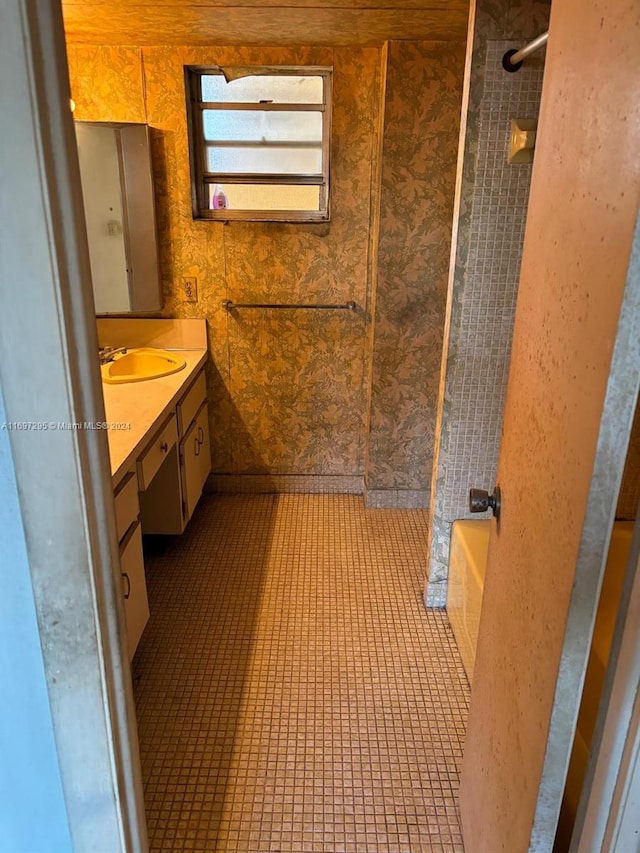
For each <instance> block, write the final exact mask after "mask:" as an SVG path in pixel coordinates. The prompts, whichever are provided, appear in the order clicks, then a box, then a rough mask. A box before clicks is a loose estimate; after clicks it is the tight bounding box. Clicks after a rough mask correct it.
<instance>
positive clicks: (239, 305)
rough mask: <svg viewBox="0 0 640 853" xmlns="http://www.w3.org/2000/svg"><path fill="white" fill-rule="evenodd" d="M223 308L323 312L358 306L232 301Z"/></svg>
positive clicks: (353, 303) (353, 309)
mask: <svg viewBox="0 0 640 853" xmlns="http://www.w3.org/2000/svg"><path fill="white" fill-rule="evenodd" d="M222 307H223V308H224V310H225V311H232V310H233V309H235V308H274V309H276V310H287V309H289V310H292V309H295V310H298V309H300V308H302V309H311V310H314V311H315V310H321V311H329V310H334V311H355V310H356V308H357V305H356V303H355V302H344V303H340V304H333V305H331V304H328V305H322V304H319V303H316V304H310V305H298V304H295V303H285V302H281V303H273V302H272V303H266V302H232V301H231V300H230V299H223V300H222Z"/></svg>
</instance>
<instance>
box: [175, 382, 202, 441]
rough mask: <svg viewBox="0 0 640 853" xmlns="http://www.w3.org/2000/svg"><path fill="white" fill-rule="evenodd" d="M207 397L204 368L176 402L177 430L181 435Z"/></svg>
mask: <svg viewBox="0 0 640 853" xmlns="http://www.w3.org/2000/svg"><path fill="white" fill-rule="evenodd" d="M206 398H207V385H206V382H205V378H204V370H201V371H200V373H199V374H198V376H197V378H196V381H195V382H194V383H193V385H192V386H191V388H189V390H188V391H187V393H186V394H185V395H184V397H183V398H182V400H181V401H180V402H179V403H178V430H179V433H180V436H183V435H184V434H185V432H186V431H187V430H188V429H189V424H190V423H191V421H192V420H193V419H194V417H195V416H196V412H197V411H198V409H199V408H200V406H201V405H202V404H203V403H204V401H205V400H206Z"/></svg>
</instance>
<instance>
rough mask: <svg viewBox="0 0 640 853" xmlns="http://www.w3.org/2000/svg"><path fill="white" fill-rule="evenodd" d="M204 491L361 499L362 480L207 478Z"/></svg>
mask: <svg viewBox="0 0 640 853" xmlns="http://www.w3.org/2000/svg"><path fill="white" fill-rule="evenodd" d="M205 490H206V491H208V492H218V493H226V494H319V495H325V494H342V495H361V494H362V492H363V490H364V480H363V478H362V477H351V476H344V477H341V476H325V475H317V476H316V475H307V474H209V477H208V479H207V483H206V486H205Z"/></svg>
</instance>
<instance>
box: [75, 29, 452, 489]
mask: <svg viewBox="0 0 640 853" xmlns="http://www.w3.org/2000/svg"><path fill="white" fill-rule="evenodd" d="M68 56H69V67H70V75H71V83H72V95H73V98H74V99H75V101H76V105H77V108H76V113H75V117H76V118H77V119H79V120H86V121H139V122H147V123H148V124H149V125H150V126H151V128H152V145H153V159H154V169H155V178H156V195H157V212H158V227H159V235H160V253H161V266H162V272H163V287H164V292H165V299H166V304H165V310H164V313H165V315H166V316H173V317H185V318H186V317H205V318H206V319H207V321H208V331H209V349H210V353H211V360H210V363H209V365H208V368H207V379H208V393H209V399H210V403H211V405H210V417H211V437H212V439H211V440H212V456H213V470H214V472H216V473H218V474H227V475H228V474H233V475H235V474H240V475H245V474H253V475H257V476H258V477H259V476H260V475H273V476H274V477H277V476H279V475H298V476H299V477H300V476H301V477H305V476H313V477H319V476H324V477H327V478H333V479H334V481H335V482H336V483H339V485H340V488H341V489H343V488H344V489H348V488H349V483H348V482H345V480H344V478H348V477H351V478H356V479H357V478H362V476H363V475H364V473H365V462H366V460H365V454H366V445H367V429H366V420H367V414H368V410H367V407H368V403H369V402H371V404H372V405H371V447H372V452H371V457H370V464H371V471H372V473H371V478H370V487H371V488H372V489H376V490H380V493H381V492H382V490H385V494H386V495H389V494H393V495H394V496H395V497H394V500H395V501H397V500H398V498H397V496H398V494H400V491H399V490H404V493H405V494H409V499H410V500H409V503H410V504H413V505H415V500H414V499H415V495H416V494H418V496H422V500H424V496H425V494H426V491H428V489H429V477H430V472H431V456H430V452H431V450H430V448H431V445H432V442H433V418H434V406H435V399H434V397H435V392H434V390H433V389H434V387H435V385H434V383H435V382H436V381H437V380H436V377H437V375H438V370H439V359H440V351H441V340H442V324H443V307H444V306H443V303H444V288H445V281H444V279H445V272H444V271H445V269H446V260H447V258H448V254H449V229H450V221H451V205H452V195H453V181H454V177H453V169H454V160H455V151H456V135H457V121H458V116H459V102H460V89H461V74H462V63H463V60H462V52H461V48H460V47H459V46H456V45H454V44H451V43H430V44H427V43H424V44H421V43H416V44H407V43H396V44H392V45H391V49H390V64H389V74H390V86H389V99H388V105H387V110H386V112H385V113H383V112H382V111H381V109H380V104H381V98H382V91H383V88H384V85H383V84H384V73H385V62H386V57H387V51H386V48H382V49H379V48H348V49H345V48H333V49H332V48H296V49H293V48H291V49H289V48H286V49H285V48H200V47H182V48H177V47H152V48H139V47H107V46H100V47H94V46H89V45H76V44H72V45H69V47H68ZM186 64H199V65H207V64H227V65H234V64H238V65H252V64H253V65H260V64H289V65H297V64H300V65H304V64H317V65H332V66H333V67H334V84H333V133H332V152H331V155H332V163H331V181H332V196H331V210H332V219H331V222H330V223H329V224H328V225H287V224H280V223H241V222H232V223H229V224H226V225H224V224H222V223H211V222H197V221H194V220H193V219H192V217H191V198H190V182H189V163H188V148H187V131H186V117H185V95H184V77H183V66H184V65H186ZM383 118H384V121H385V125H386V130H385V140H384V141H385V147H384V154H383V162H382V174H383V192H382V207H381V209H380V216H378V208H377V204H376V199H377V197H378V193H377V189H378V187H377V181H378V180H379V171H378V169H379V165H380V164H379V163H378V157H379V155H380V135H381V133H382V120H383ZM378 222H380V223H381V224H383V230H382V233H381V244H380V254H379V257H378V255H377V252H375V251H374V250H373V243H374V242H375V241H376V238H377V230H378ZM376 262H378V263H379V266H380V270H381V275H380V283H379V287H380V299H379V303H378V311H377V314H376V324H375V352H376V361H375V370H374V372H373V383H372V384H371V382H370V377H371V374H372V371H371V356H372V350H373V346H374V340H373V337H374V336H373V334H372V323H371V311H372V304H373V297H374V294H373V293H372V288H371V284H370V282H371V281H372V280H375V272H374V271H375V267H376ZM182 276H196V277H197V279H198V289H199V301H198V302H197V303H195V304H192V303H187V302H185V301H184V300H183V297H182V293H181V290H180V281H181V278H182ZM223 299H231V300H233V301H269V300H273V301H283V302H316V301H318V302H326V301H328V302H345V301H348V300H355V301H356V302H357V303H358V306H359V310H358V312H357V313H352V312H335V313H333V312H304V313H303V312H278V313H277V314H276V313H270V314H269V313H266V312H262V313H258V312H251V313H250V312H244V313H241V312H236V313H232V314H227V312H225V311H224V310H223V309H222V307H221V303H222V300H223ZM339 478H343V479H339ZM236 484H237V483H236ZM308 484H309V483H308V481H306V485H307V486H308ZM325 484H326V488H331V486H330V485H329V484H328V482H327V481H325ZM336 488H337V487H336ZM394 490H395V491H394ZM407 490H409V491H407ZM411 490H414V491H413V492H411ZM383 503H384V501H383ZM399 505H402V502H401V501H400V504H399Z"/></svg>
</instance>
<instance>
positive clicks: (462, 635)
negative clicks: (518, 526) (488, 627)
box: [447, 520, 491, 683]
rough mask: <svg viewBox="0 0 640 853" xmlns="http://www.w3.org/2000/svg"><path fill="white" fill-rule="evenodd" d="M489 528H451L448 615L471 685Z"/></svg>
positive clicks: (479, 524)
mask: <svg viewBox="0 0 640 853" xmlns="http://www.w3.org/2000/svg"><path fill="white" fill-rule="evenodd" d="M490 525H491V522H490V521H489V520H486V521H454V522H453V525H452V528H451V546H450V548H449V582H448V586H447V614H448V616H449V621H450V622H451V627H452V628H453V634H454V636H455V638H456V643H457V644H458V648H459V649H460V655H461V657H462V663H463V664H464V668H465V672H466V673H467V678H468V679H469V683H471V681H472V679H473V667H474V664H475V660H476V645H477V643H478V629H479V627H480V609H481V607H482V592H483V590H484V571H485V567H486V565H487V549H488V547H489V528H490Z"/></svg>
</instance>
